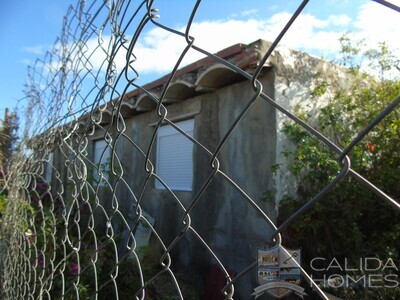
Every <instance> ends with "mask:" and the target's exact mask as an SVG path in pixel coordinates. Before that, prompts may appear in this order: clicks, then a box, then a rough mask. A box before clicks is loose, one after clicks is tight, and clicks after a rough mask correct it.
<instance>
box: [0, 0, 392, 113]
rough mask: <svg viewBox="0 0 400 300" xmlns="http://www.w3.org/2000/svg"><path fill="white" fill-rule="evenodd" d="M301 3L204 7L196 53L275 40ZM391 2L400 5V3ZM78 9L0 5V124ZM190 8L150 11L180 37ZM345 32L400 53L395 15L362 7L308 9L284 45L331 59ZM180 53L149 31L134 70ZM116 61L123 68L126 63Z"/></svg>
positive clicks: (331, 2)
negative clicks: (66, 18)
mask: <svg viewBox="0 0 400 300" xmlns="http://www.w3.org/2000/svg"><path fill="white" fill-rule="evenodd" d="M87 2H88V3H91V2H92V1H91V0H88V1H87ZM300 2H301V1H294V0H291V1H280V0H269V1H266V0H254V1H242V0H233V1H232V0H230V1H228V0H221V1H210V0H204V1H202V3H201V4H200V7H199V10H198V13H197V15H196V17H195V19H194V23H193V25H192V28H191V34H192V35H194V36H195V37H196V43H197V45H200V46H203V47H205V48H207V49H208V50H209V51H213V52H216V51H218V50H221V49H223V48H226V47H228V46H230V45H232V44H235V43H237V42H243V43H249V42H252V41H254V40H257V39H259V38H263V39H266V40H273V39H274V38H275V37H276V35H277V34H278V32H279V31H280V30H281V29H282V27H283V26H284V25H285V23H286V21H287V20H288V19H289V18H290V16H291V14H292V13H293V12H294V11H295V10H296V8H297V6H298V5H299V4H300ZM391 2H393V3H395V4H397V5H399V4H400V0H392V1H391ZM77 3H78V2H77V1H70V0H63V1H61V0H60V1H54V0H34V1H33V0H12V1H11V0H9V1H0V45H1V47H0V60H1V61H0V64H1V68H0V70H1V71H0V92H1V96H0V118H2V116H3V114H4V109H5V107H11V108H13V107H14V106H15V105H16V103H17V101H16V100H17V99H22V98H23V97H24V94H23V92H22V90H23V88H24V83H25V82H26V76H27V66H28V65H33V63H34V62H35V60H36V58H43V57H44V55H45V53H46V51H47V50H50V49H51V47H52V46H53V45H54V43H55V41H56V38H57V36H59V35H60V33H61V28H62V21H63V16H64V15H65V14H66V12H67V9H68V7H69V6H70V5H74V6H75V5H76V4H77ZM136 3H137V2H132V5H136ZM194 3H195V1H193V0H192V1H189V0H185V1H184V0H180V1H178V0H168V1H167V0H159V1H157V0H155V1H154V5H153V6H154V7H157V8H158V9H159V14H160V18H159V19H158V21H159V22H160V23H162V24H163V25H166V26H170V27H173V28H175V29H178V30H184V26H185V25H186V22H187V20H188V17H189V15H190V12H191V10H192V7H193V5H194ZM347 31H351V32H352V35H353V36H354V38H355V39H361V38H365V39H367V42H368V43H369V45H376V43H377V42H382V41H387V42H389V44H390V45H391V47H393V48H400V39H399V38H398V37H399V36H400V14H396V13H395V12H393V11H391V10H389V9H387V8H384V7H381V6H380V5H378V4H376V3H374V2H372V1H366V0H319V1H310V3H309V4H308V6H307V7H306V9H305V10H304V11H303V13H302V15H301V17H300V18H299V19H298V20H297V21H296V23H295V26H294V27H293V29H291V30H290V31H289V33H288V35H287V36H285V38H284V40H283V44H284V45H286V46H288V47H292V48H296V49H300V50H303V51H307V52H311V53H313V54H315V55H319V56H324V57H334V55H335V53H336V52H337V50H338V49H339V44H338V41H337V40H338V38H339V37H340V36H341V35H342V34H343V33H344V32H347ZM127 34H128V35H129V32H128V33H127ZM132 34H133V32H132ZM90 42H92V41H90ZM93 42H94V40H93ZM93 45H94V44H93ZM89 47H90V43H89ZM93 47H94V46H93ZM179 47H180V46H179V42H177V41H176V39H175V38H174V36H172V35H168V34H166V32H165V31H163V30H161V29H159V28H157V27H155V26H153V25H152V24H150V23H149V25H148V26H146V28H145V29H144V31H143V34H142V37H141V39H140V41H139V44H138V48H137V51H136V52H135V55H136V56H137V57H138V62H137V69H138V70H139V72H140V74H141V75H142V80H141V82H140V83H146V82H148V81H151V80H153V79H157V78H158V77H159V76H161V75H163V74H165V73H168V72H169V70H171V67H172V66H173V64H174V62H175V61H176V59H177V55H179V53H180V51H181V49H180V48H179ZM200 57H201V55H199V54H198V53H195V52H194V51H193V52H191V53H188V55H187V58H186V60H185V63H189V62H192V61H194V60H196V59H198V58H200ZM96 58H97V61H96ZM102 59H103V58H101V57H96V56H94V57H93V61H92V63H93V65H94V67H95V68H96V67H100V63H101V61H102ZM119 59H120V60H121V63H123V59H124V55H121V57H120V58H119ZM22 104H23V103H22Z"/></svg>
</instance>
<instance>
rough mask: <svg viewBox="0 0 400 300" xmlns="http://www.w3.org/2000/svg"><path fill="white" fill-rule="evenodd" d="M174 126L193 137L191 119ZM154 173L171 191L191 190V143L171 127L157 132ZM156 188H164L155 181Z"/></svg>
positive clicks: (168, 126)
mask: <svg viewBox="0 0 400 300" xmlns="http://www.w3.org/2000/svg"><path fill="white" fill-rule="evenodd" d="M176 125H177V126H178V127H179V128H181V129H182V130H183V131H184V132H186V133H187V134H188V135H189V136H191V137H193V129H194V120H193V119H190V120H186V121H183V122H179V123H176ZM156 173H157V175H158V176H159V177H160V178H161V179H162V180H163V181H164V182H165V183H166V184H167V185H168V186H169V188H170V189H172V190H180V191H191V190H192V180H193V142H192V141H191V140H189V139H188V138H187V137H186V136H184V135H183V134H181V133H180V132H179V131H177V130H176V129H175V128H174V127H172V126H171V125H165V126H162V127H160V128H159V131H158V135H157V160H156ZM156 188H159V189H164V186H163V185H162V184H161V183H160V182H159V181H158V180H156Z"/></svg>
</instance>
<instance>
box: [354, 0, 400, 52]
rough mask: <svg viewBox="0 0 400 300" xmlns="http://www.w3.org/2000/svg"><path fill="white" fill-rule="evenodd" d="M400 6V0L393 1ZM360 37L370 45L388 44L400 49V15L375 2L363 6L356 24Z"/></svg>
mask: <svg viewBox="0 0 400 300" xmlns="http://www.w3.org/2000/svg"><path fill="white" fill-rule="evenodd" d="M391 2H392V3H393V4H395V5H398V6H400V0H396V1H394V0H392V1H391ZM355 26H356V28H357V29H358V30H359V36H360V37H361V38H365V39H366V40H367V41H368V42H370V43H374V44H376V43H379V42H388V43H389V44H390V45H392V47H394V48H400V39H399V36H400V34H399V33H400V13H398V12H396V11H394V10H392V9H390V8H387V7H385V6H383V5H380V4H378V3H375V2H373V1H371V2H368V3H366V4H364V5H363V6H361V9H360V11H359V13H358V16H357V20H356V22H355Z"/></svg>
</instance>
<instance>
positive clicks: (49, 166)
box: [44, 152, 54, 184]
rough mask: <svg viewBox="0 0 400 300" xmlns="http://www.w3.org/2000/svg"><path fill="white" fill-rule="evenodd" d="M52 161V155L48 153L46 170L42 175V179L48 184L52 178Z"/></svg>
mask: <svg viewBox="0 0 400 300" xmlns="http://www.w3.org/2000/svg"><path fill="white" fill-rule="evenodd" d="M53 160H54V154H53V152H49V154H48V155H47V159H46V170H45V173H44V179H45V180H46V182H47V183H48V184H50V183H51V177H52V176H53Z"/></svg>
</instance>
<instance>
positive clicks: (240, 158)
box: [88, 71, 277, 299]
mask: <svg viewBox="0 0 400 300" xmlns="http://www.w3.org/2000/svg"><path fill="white" fill-rule="evenodd" d="M273 81H274V73H273V72H271V71H270V72H268V73H267V74H265V75H264V76H263V77H262V78H261V82H262V84H263V86H264V89H265V91H268V94H273V92H274V85H273V83H274V82H273ZM253 93H254V92H253V90H252V89H251V85H250V84H249V82H247V81H245V82H241V83H236V84H234V85H231V86H227V87H224V88H221V89H218V90H216V91H214V92H210V93H206V94H202V95H199V96H196V97H194V98H191V99H188V100H185V101H182V102H179V103H176V104H172V105H169V106H168V118H169V119H170V120H172V121H179V120H182V119H185V118H192V117H193V118H194V122H195V129H194V138H195V139H196V140H197V141H198V142H199V143H201V144H202V145H203V146H204V147H206V148H207V149H208V151H209V152H211V153H213V152H214V151H215V150H216V149H217V147H218V146H219V144H220V142H221V140H222V138H223V136H224V135H225V134H226V132H227V131H228V130H229V128H230V127H231V126H232V124H233V122H234V120H235V119H236V117H237V116H238V114H239V113H240V112H241V111H242V110H243V108H244V107H245V106H246V105H247V103H248V101H250V99H251V96H252V95H253ZM158 119H159V117H158V116H157V114H156V112H155V111H149V112H146V113H141V114H138V115H135V116H133V117H131V118H128V119H126V120H125V125H126V130H125V131H124V134H123V135H121V136H119V137H118V138H117V139H115V138H116V137H115V136H114V137H113V139H115V140H116V144H115V145H114V147H115V151H116V153H117V155H118V157H119V159H120V161H121V163H122V168H123V171H124V174H123V177H122V178H123V180H124V181H125V182H126V184H125V183H122V182H121V181H119V184H118V185H117V186H113V190H115V191H116V198H117V199H118V202H119V205H120V207H119V209H120V210H121V211H122V212H123V214H124V215H125V217H126V218H127V219H128V218H129V217H131V218H134V216H135V214H134V210H133V207H134V205H135V204H136V202H137V201H138V200H140V201H141V202H140V203H141V206H142V208H143V209H144V210H145V211H146V212H147V213H149V214H150V215H151V216H152V217H154V218H155V220H156V221H155V228H156V230H157V232H158V233H159V235H160V236H161V238H162V240H163V241H164V242H165V245H166V246H167V247H168V246H169V244H170V243H171V242H172V241H173V240H174V239H175V238H176V237H177V236H178V235H179V233H180V232H181V231H182V230H184V228H185V226H186V225H185V224H183V223H182V216H183V209H182V208H181V207H180V205H179V204H178V201H177V200H179V201H180V202H181V203H182V205H183V206H184V207H185V208H186V209H187V208H188V207H189V206H190V205H191V204H192V201H193V200H194V199H195V196H196V194H197V193H198V192H199V191H200V190H201V189H202V187H203V185H204V184H205V183H206V181H207V178H208V177H209V176H210V174H212V173H213V172H214V168H213V167H212V164H211V155H210V153H209V152H207V151H206V150H204V149H203V148H202V147H200V146H198V145H195V146H194V151H193V160H194V161H193V163H194V176H193V191H191V192H181V191H174V194H175V196H176V198H177V199H176V198H175V196H174V195H172V194H171V193H170V192H169V191H167V190H160V189H157V188H155V179H154V177H151V178H150V179H149V180H148V181H146V179H147V178H148V175H149V173H148V172H146V170H145V164H146V161H145V157H144V155H143V153H141V151H140V150H139V148H140V149H142V150H143V151H147V149H148V147H149V145H150V142H151V139H152V136H153V134H154V130H155V126H154V125H155V124H156V122H157V121H158ZM275 122H276V113H275V110H274V109H273V108H272V107H271V105H269V104H268V103H267V102H265V101H264V100H262V99H257V100H256V101H255V102H254V103H253V105H252V106H251V107H250V109H249V110H248V111H247V113H246V114H245V115H244V117H243V119H242V120H241V121H240V122H239V124H238V125H237V127H236V128H235V129H234V130H233V131H232V133H231V135H230V136H229V138H228V139H227V141H226V143H225V144H224V145H223V146H222V148H221V151H220V153H219V155H218V156H217V158H218V160H219V163H220V170H219V171H220V172H222V173H223V174H225V175H222V174H221V173H219V174H217V175H216V176H215V177H214V178H213V179H212V181H211V183H210V184H209V186H208V187H207V189H206V190H205V192H204V193H203V194H202V195H201V197H200V198H199V199H198V201H197V202H196V204H195V205H194V207H193V210H192V211H191V212H190V217H191V222H192V223H191V228H193V229H190V230H188V231H187V232H186V233H185V234H184V235H183V237H182V239H181V240H180V241H179V243H178V244H177V245H176V247H175V248H174V250H173V252H172V253H173V255H174V260H173V264H174V265H175V264H177V265H180V268H183V269H185V270H187V272H192V274H193V273H197V274H198V275H199V276H200V277H201V278H203V280H206V279H207V274H208V272H209V268H210V265H212V264H215V263H216V261H215V260H214V259H213V257H212V256H211V255H210V254H209V253H208V251H207V250H206V248H205V247H204V245H203V244H202V242H200V240H199V239H198V238H197V236H196V235H195V234H194V233H193V231H196V232H197V233H198V234H199V235H200V236H201V237H202V238H203V239H204V242H205V243H206V244H207V245H209V247H210V248H211V249H212V250H213V251H214V252H215V253H216V255H217V256H218V258H219V259H220V260H221V262H222V263H223V264H224V265H225V266H226V267H227V268H228V269H229V270H231V271H232V272H233V273H238V272H240V271H242V270H243V269H244V268H246V267H247V266H248V265H250V264H251V263H253V262H254V261H255V259H256V251H257V248H262V247H264V246H265V243H266V242H267V241H268V240H269V238H270V234H271V232H272V228H271V227H270V226H269V225H268V223H267V222H266V220H265V219H264V218H263V217H262V216H261V214H260V213H259V212H258V211H257V210H256V209H254V208H253V206H252V205H251V204H250V203H249V202H248V201H249V200H248V199H247V198H246V197H245V196H244V195H243V194H242V193H241V192H240V190H242V191H243V192H244V193H246V194H247V195H248V198H250V199H252V201H254V202H255V203H257V205H259V206H260V207H261V208H262V209H263V211H264V212H265V213H266V214H267V215H268V216H269V217H271V218H272V220H275V218H276V211H275V204H274V202H273V201H266V200H265V199H264V192H265V191H267V190H269V189H271V188H272V186H273V177H272V174H271V166H272V165H273V164H274V163H275V159H276V152H275V151H276V140H277V135H276V133H277V130H276V123H275ZM98 134H100V136H101V134H104V132H102V133H96V134H94V135H93V136H91V137H90V138H91V141H89V144H90V143H91V142H93V141H94V140H95V139H96V138H97V135H98ZM130 139H131V140H130ZM90 147H91V146H90V145H89V147H88V148H90ZM155 147H156V143H155V144H154V147H153V151H151V161H152V163H153V165H155ZM89 156H90V154H89ZM155 172H157V170H155ZM224 176H227V177H229V178H230V179H231V180H232V182H234V183H235V184H236V185H237V187H235V186H234V185H232V184H231V183H229V181H228V180H227V179H226V178H225V177H224ZM113 180H114V181H115V177H114V179H112V180H111V181H113ZM146 182H147V184H146V187H145V189H144V193H143V195H142V198H141V199H139V197H140V195H141V194H140V193H141V191H142V189H143V187H144V185H145V183H146ZM101 198H104V199H103V200H101V202H102V203H104V206H105V207H107V208H110V207H111V205H110V203H108V204H107V203H106V202H110V201H112V195H110V194H109V193H108V194H103V196H102V197H101ZM255 278H256V276H255V268H254V272H252V273H249V274H247V275H246V276H245V277H244V278H243V279H242V280H240V281H239V282H238V283H237V285H236V286H235V295H237V296H240V299H246V298H247V297H249V295H250V294H251V292H252V289H253V288H254V286H256V282H255Z"/></svg>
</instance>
